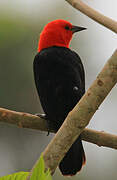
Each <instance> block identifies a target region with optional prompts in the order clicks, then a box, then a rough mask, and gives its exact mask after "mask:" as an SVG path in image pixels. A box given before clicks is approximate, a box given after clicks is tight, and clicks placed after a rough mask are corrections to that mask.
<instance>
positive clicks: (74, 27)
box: [71, 26, 87, 33]
mask: <svg viewBox="0 0 117 180" xmlns="http://www.w3.org/2000/svg"><path fill="white" fill-rule="evenodd" d="M86 29H87V28H84V27H80V26H72V28H71V31H72V33H75V32H78V31H83V30H86Z"/></svg>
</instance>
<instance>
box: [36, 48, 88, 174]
mask: <svg viewBox="0 0 117 180" xmlns="http://www.w3.org/2000/svg"><path fill="white" fill-rule="evenodd" d="M33 65H34V67H33V68H34V78H35V84H36V88H37V92H38V94H39V98H40V101H41V104H42V107H43V110H44V112H45V114H46V118H47V121H48V125H49V128H50V129H51V128H52V129H54V130H56V131H57V130H58V129H59V128H60V126H61V125H62V123H63V121H64V120H65V118H66V116H67V115H68V113H69V112H70V111H71V110H72V109H73V107H74V106H75V105H76V104H77V102H78V101H79V100H80V98H81V97H82V96H83V94H84V93H85V75H84V68H83V65H82V62H81V59H80V57H79V56H78V55H77V54H76V53H75V52H73V51H71V50H70V49H68V48H65V47H56V46H54V47H50V48H47V49H43V50H42V51H41V52H40V53H38V54H37V55H36V56H35V59H34V64H33ZM84 162H85V154H84V150H83V146H82V142H81V140H80V137H79V138H78V139H77V140H76V141H75V143H74V144H73V145H72V147H71V148H70V150H69V151H68V152H67V154H66V155H65V157H64V158H63V160H62V161H61V163H60V165H59V168H60V170H61V172H62V174H63V175H74V174H76V173H77V172H78V171H79V170H80V169H81V167H82V165H83V163H84Z"/></svg>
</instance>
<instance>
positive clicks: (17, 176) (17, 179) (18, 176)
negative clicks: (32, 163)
mask: <svg viewBox="0 0 117 180" xmlns="http://www.w3.org/2000/svg"><path fill="white" fill-rule="evenodd" d="M28 174H29V172H18V173H14V174H11V175H7V176H3V177H0V180H25V179H26V177H27V176H28Z"/></svg>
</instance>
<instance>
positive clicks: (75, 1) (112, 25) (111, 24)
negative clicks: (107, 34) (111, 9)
mask: <svg viewBox="0 0 117 180" xmlns="http://www.w3.org/2000/svg"><path fill="white" fill-rule="evenodd" d="M66 1H67V2H68V3H69V4H71V5H72V6H73V7H74V8H76V9H78V10H79V11H81V12H82V13H83V14H85V15H86V16H88V17H90V18H91V19H93V20H94V21H97V22H98V23H100V24H102V25H103V26H105V27H107V28H108V29H110V30H112V31H113V32H115V33H117V21H114V20H112V19H111V18H108V17H106V16H104V15H103V14H101V13H99V12H97V11H96V10H94V9H92V8H91V7H89V6H88V5H86V4H85V3H83V2H82V1H81V0H66Z"/></svg>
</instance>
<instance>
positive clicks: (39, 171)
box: [0, 155, 52, 180]
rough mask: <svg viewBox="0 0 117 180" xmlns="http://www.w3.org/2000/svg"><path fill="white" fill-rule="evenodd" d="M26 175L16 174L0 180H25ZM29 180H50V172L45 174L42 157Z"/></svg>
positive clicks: (27, 173)
mask: <svg viewBox="0 0 117 180" xmlns="http://www.w3.org/2000/svg"><path fill="white" fill-rule="evenodd" d="M28 175H29V172H18V173H14V174H11V175H8V176H3V177H0V180H26V177H27V176H28ZM30 180H52V177H51V174H50V170H49V169H48V170H47V171H46V172H45V164H44V160H43V156H42V155H41V156H40V159H39V161H38V162H37V164H36V166H35V167H34V169H33V172H32V175H31V177H30Z"/></svg>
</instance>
